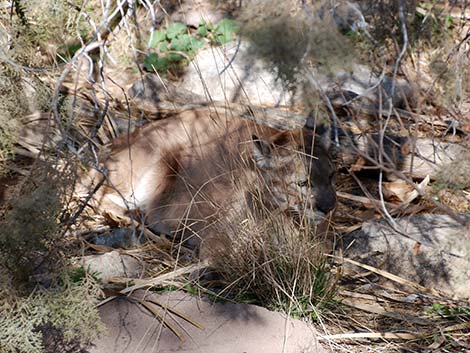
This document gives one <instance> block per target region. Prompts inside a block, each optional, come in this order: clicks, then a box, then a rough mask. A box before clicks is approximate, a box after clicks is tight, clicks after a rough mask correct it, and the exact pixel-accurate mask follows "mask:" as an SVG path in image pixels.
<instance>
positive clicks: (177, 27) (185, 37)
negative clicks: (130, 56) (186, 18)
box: [144, 22, 204, 72]
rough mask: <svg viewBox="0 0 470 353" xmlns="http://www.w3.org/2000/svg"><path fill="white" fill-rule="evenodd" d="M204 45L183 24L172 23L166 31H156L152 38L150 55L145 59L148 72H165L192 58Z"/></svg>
mask: <svg viewBox="0 0 470 353" xmlns="http://www.w3.org/2000/svg"><path fill="white" fill-rule="evenodd" d="M203 45H204V41H203V40H202V39H200V38H197V37H196V36H194V35H191V34H189V33H188V28H187V27H186V26H185V25H184V24H183V23H178V22H177V23H172V24H171V25H170V26H168V28H167V29H166V30H158V31H154V32H153V33H152V35H151V37H150V48H152V49H153V50H155V51H153V52H151V53H149V54H148V55H147V56H146V57H145V59H144V67H145V69H146V70H147V71H154V70H156V71H160V72H165V71H167V70H168V69H169V68H171V67H174V66H177V65H178V64H181V63H182V62H184V61H185V59H187V58H191V57H192V56H194V55H195V54H196V52H197V51H198V50H199V49H200V48H201V47H202V46H203Z"/></svg>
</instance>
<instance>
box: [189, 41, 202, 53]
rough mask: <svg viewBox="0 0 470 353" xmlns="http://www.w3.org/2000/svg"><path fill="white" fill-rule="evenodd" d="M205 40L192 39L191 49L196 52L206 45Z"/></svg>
mask: <svg viewBox="0 0 470 353" xmlns="http://www.w3.org/2000/svg"><path fill="white" fill-rule="evenodd" d="M204 44H205V42H204V41H203V40H201V39H197V38H193V39H192V41H191V49H192V51H194V52H196V51H198V50H199V49H201V48H202V47H203V46H204Z"/></svg>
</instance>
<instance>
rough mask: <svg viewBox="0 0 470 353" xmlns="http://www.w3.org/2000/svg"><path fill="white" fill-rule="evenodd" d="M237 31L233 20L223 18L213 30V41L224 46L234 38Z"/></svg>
mask: <svg viewBox="0 0 470 353" xmlns="http://www.w3.org/2000/svg"><path fill="white" fill-rule="evenodd" d="M237 30H238V26H237V24H236V23H235V21H233V20H229V19H228V18H224V19H223V20H221V21H220V22H219V23H218V24H217V27H216V28H215V31H214V34H215V40H216V42H218V43H220V44H226V43H228V42H230V41H231V40H232V39H233V38H234V34H235V32H236V31H237Z"/></svg>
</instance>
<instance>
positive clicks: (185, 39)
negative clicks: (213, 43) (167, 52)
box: [171, 34, 192, 52]
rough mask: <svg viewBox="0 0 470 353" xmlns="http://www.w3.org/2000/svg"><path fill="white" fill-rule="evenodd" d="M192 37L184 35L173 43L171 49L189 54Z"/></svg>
mask: <svg viewBox="0 0 470 353" xmlns="http://www.w3.org/2000/svg"><path fill="white" fill-rule="evenodd" d="M191 41H192V36H191V35H189V34H182V35H180V36H178V37H176V38H175V39H173V40H172V41H171V49H172V50H176V51H182V52H187V51H188V50H189V49H190V48H191Z"/></svg>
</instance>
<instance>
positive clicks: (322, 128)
mask: <svg viewBox="0 0 470 353" xmlns="http://www.w3.org/2000/svg"><path fill="white" fill-rule="evenodd" d="M315 132H316V138H317V142H318V143H319V144H320V145H321V146H323V148H324V149H325V150H327V151H329V150H330V147H331V127H330V126H329V125H318V126H317V129H316V131H315Z"/></svg>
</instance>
